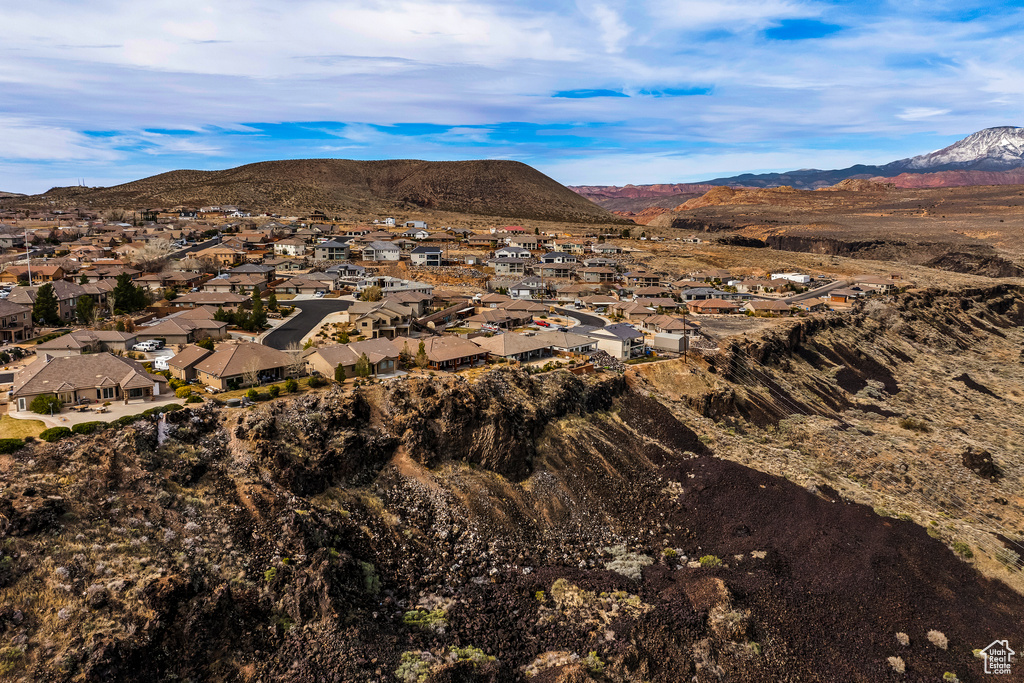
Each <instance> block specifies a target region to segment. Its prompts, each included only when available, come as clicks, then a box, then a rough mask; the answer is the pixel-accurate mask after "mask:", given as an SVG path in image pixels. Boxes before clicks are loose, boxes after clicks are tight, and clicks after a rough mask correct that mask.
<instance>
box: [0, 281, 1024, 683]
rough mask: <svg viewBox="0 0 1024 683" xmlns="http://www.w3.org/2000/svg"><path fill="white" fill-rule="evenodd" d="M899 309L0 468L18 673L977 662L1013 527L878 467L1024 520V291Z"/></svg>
mask: <svg viewBox="0 0 1024 683" xmlns="http://www.w3.org/2000/svg"><path fill="white" fill-rule="evenodd" d="M961 302H962V303H961ZM882 306H883V307H882V308H881V309H879V310H874V309H871V310H861V311H858V312H857V313H856V314H854V315H851V316H846V317H843V316H834V317H831V318H827V319H825V320H822V321H810V320H809V321H795V322H793V323H792V324H791V325H790V326H789V327H787V328H786V330H788V331H779V332H777V333H775V334H773V335H770V336H768V337H766V338H763V339H759V340H749V344H748V345H746V346H744V345H742V344H739V345H736V346H729V347H727V348H725V349H724V350H723V352H722V353H721V354H719V355H715V356H712V357H709V358H707V359H705V360H701V361H699V362H698V361H695V362H691V363H689V364H683V363H682V362H681V361H673V362H668V363H655V364H649V365H646V366H638V368H637V369H635V370H630V371H629V372H628V373H627V374H626V375H625V376H623V375H618V374H614V373H604V374H598V375H596V376H593V377H586V378H581V377H577V376H573V375H570V374H568V373H565V372H555V373H551V374H548V375H541V376H529V375H527V374H525V373H522V372H520V371H516V370H510V369H505V370H496V371H493V372H491V373H489V374H486V375H484V376H483V377H482V379H480V380H479V381H477V382H473V383H469V382H466V381H465V380H463V379H460V378H457V377H444V378H441V377H435V378H430V377H420V378H405V379H399V380H394V381H389V382H386V383H379V384H369V385H366V386H363V387H360V388H357V389H355V390H345V391H343V390H340V389H338V388H335V389H331V390H329V391H322V392H311V393H308V394H304V395H301V396H299V397H294V398H288V399H284V400H279V401H275V402H272V403H267V404H261V405H259V406H257V407H255V408H252V409H248V410H242V409H218V408H215V407H213V406H210V405H203V406H201V407H200V408H199V409H196V410H183V411H179V412H176V413H171V414H170V415H169V416H168V422H169V426H168V428H167V429H166V430H165V431H166V440H165V441H163V443H159V441H160V439H159V438H158V429H157V425H156V424H154V423H153V422H150V421H145V420H144V421H141V422H137V423H135V424H133V425H132V426H130V427H127V428H125V429H121V430H117V431H108V432H103V433H100V434H98V435H95V436H76V437H72V438H70V439H67V440H65V441H62V442H58V443H56V444H31V445H29V446H27V447H25V448H23V449H22V450H20V451H17V452H15V453H13V454H11V455H8V456H0V514H2V515H3V517H2V518H0V522H2V523H3V535H4V540H3V544H2V546H0V548H2V552H3V557H2V558H0V569H2V575H0V579H2V586H0V605H2V606H3V607H2V608H0V639H2V641H3V642H2V648H0V671H2V675H3V676H5V677H6V678H8V679H10V680H47V681H72V680H76V681H77V680H85V681H93V680H95V681H100V680H108V681H154V680H189V679H191V680H207V681H300V682H306V681H310V682H312V681H335V680H345V681H393V680H399V681H511V680H521V679H523V678H526V677H528V676H532V677H533V678H534V679H535V680H538V681H563V682H569V681H587V680H597V681H679V680H691V679H695V680H697V681H700V682H702V683H703V682H705V681H722V680H731V681H772V682H776V681H783V680H786V681H819V680H820V681H824V680H864V681H885V680H921V681H924V680H937V679H939V678H941V677H942V675H943V673H944V672H947V671H949V672H956V673H957V674H958V675H959V676H960V677H961V680H972V677H976V676H977V671H979V670H980V664H979V663H978V660H976V659H975V658H974V657H973V655H972V650H973V649H975V648H980V647H984V646H985V645H987V644H988V643H989V642H990V641H992V640H994V639H995V638H996V637H999V638H1009V639H1010V640H1011V642H1022V639H1024V628H1022V626H1021V623H1020V620H1019V615H1020V614H1021V613H1022V611H1024V597H1022V596H1021V594H1019V593H1017V592H1015V591H1014V590H1012V589H1011V588H1009V587H1008V586H1007V585H1006V583H1004V581H1010V582H1011V583H1012V581H1013V578H1014V576H1015V574H1011V573H1009V572H1008V571H1007V570H1006V569H1005V568H1003V567H1001V566H998V565H996V564H995V563H994V562H993V561H992V560H991V558H989V556H988V554H987V552H988V551H987V548H989V547H991V544H990V543H989V544H986V543H982V542H981V540H979V539H981V538H983V537H984V538H990V537H991V532H990V530H989V529H986V528H985V522H984V520H981V521H978V520H967V519H960V518H956V517H953V516H950V517H948V518H947V517H941V516H939V515H938V514H937V513H936V512H935V507H934V505H935V503H934V501H932V502H931V503H930V502H929V499H927V498H923V499H922V500H920V501H918V499H917V498H914V497H912V496H911V495H909V494H907V495H902V496H899V495H896V494H895V493H894V491H893V490H892V489H885V488H884V487H883V486H881V485H878V486H877V487H876V486H875V485H873V484H872V479H871V476H870V475H871V473H873V472H875V470H883V469H884V470H886V471H891V472H892V473H893V476H895V477H897V478H903V479H904V480H905V481H907V482H909V485H910V486H914V487H923V486H925V485H933V484H939V483H942V485H943V486H944V487H947V488H948V490H950V491H955V492H956V493H957V495H960V496H964V497H966V498H967V499H968V500H970V502H972V503H973V504H974V505H975V506H976V507H977V509H978V510H979V511H981V512H983V513H984V514H989V513H990V512H991V514H993V515H998V520H999V523H1000V524H1001V525H1002V527H1004V528H1005V530H1007V533H1017V532H1018V531H1021V530H1024V526H1022V524H1021V509H1022V507H1024V501H1022V500H1021V499H1020V497H1019V491H1020V484H1021V464H1020V463H1019V461H1016V460H1014V459H1013V458H1014V457H1015V456H1012V455H1011V454H1013V453H1017V452H1019V448H1018V447H1019V445H1020V444H1019V443H1018V440H1019V438H1020V434H1021V433H1024V429H1022V428H1021V427H1022V426H1021V425H1018V424H1017V422H1018V421H1019V420H1020V419H1021V418H1020V415H1022V414H1024V411H1020V410H1017V409H1016V406H1017V405H1018V403H1019V402H1020V401H1021V400H1022V397H1024V393H1022V392H1021V388H1022V387H1024V384H1021V381H1022V374H1024V373H1022V369H1021V365H1020V359H1019V357H1018V355H1017V354H1019V348H1020V343H1021V341H1022V339H1021V330H1020V325H1021V324H1022V323H1024V303H1022V301H1021V293H1020V292H1019V291H1017V290H1011V289H1006V288H1003V289H993V290H977V291H975V292H973V293H970V292H969V293H964V294H962V295H957V296H947V295H942V294H927V295H918V296H917V297H901V298H899V299H897V300H894V301H893V302H891V303H890V304H884V305H882ZM1011 352H1012V353H1013V354H1014V355H1013V357H1012V358H1010V357H1005V354H1007V353H1011ZM954 357H955V358H956V359H957V364H956V370H955V371H956V372H957V373H964V374H965V375H966V376H965V377H963V378H961V380H960V381H958V383H957V384H955V385H952V387H950V388H946V387H945V386H944V385H943V384H942V383H940V382H939V381H938V380H939V379H943V380H944V378H945V371H944V369H943V368H944V366H943V365H942V364H941V362H940V361H942V360H943V359H947V358H954ZM997 358H1003V359H1004V360H1003V362H1004V363H1007V364H1016V365H1013V366H1012V369H1008V370H1007V371H1006V373H1005V375H1004V374H1000V376H999V377H1000V381H996V380H995V379H994V378H993V377H991V376H989V375H988V374H985V373H983V372H982V371H981V370H980V368H983V367H994V366H992V364H993V363H994V362H995V361H996V359H997ZM747 359H751V360H747ZM754 361H756V362H757V363H764V364H766V369H765V370H764V371H765V372H767V373H769V376H770V377H772V378H773V379H772V381H771V382H768V383H766V382H764V381H763V380H762V381H753V380H752V379H751V378H752V377H753V376H752V375H749V374H744V373H745V372H749V371H747V370H745V365H751V366H752V365H753V363H754ZM758 367H760V366H758ZM993 372H995V371H994V370H993ZM915 378H917V379H915ZM960 387H962V388H960ZM979 387H980V388H984V389H987V390H988V391H989V392H990V393H991V394H995V395H996V397H995V398H993V396H992V395H990V394H986V393H984V392H982V391H981V390H980V389H979ZM780 391H786V392H788V393H790V394H791V395H792V397H793V401H794V404H787V403H785V402H782V401H780V400H779V392H780ZM949 391H956V392H957V394H956V398H955V399H954V400H951V396H950V394H949V393H948V392H949ZM773 392H775V393H773ZM993 401H998V402H999V403H998V405H999V406H1000V408H1001V410H1000V411H999V412H998V414H991V413H992V412H993V411H992V410H991V406H992V405H993ZM793 405H799V406H802V409H800V410H795V409H794V408H793V407H792V406H793ZM985 406H988V407H989V413H985V412H984V411H983V408H984V407H985ZM805 412H806V413H807V414H804V413H805ZM794 413H795V415H794ZM972 414H973V415H974V417H972ZM908 417H909V418H913V419H915V420H921V421H923V422H925V423H927V426H928V427H929V429H930V430H931V431H930V432H924V431H913V430H908V429H905V428H903V427H900V426H898V425H897V424H895V423H896V421H897V420H900V419H904V418H908ZM1006 420H1011V422H1005V421H1006ZM908 424H916V423H908ZM999 425H1003V426H999ZM968 445H970V446H972V447H973V448H974V449H975V450H973V451H972V452H971V453H972V454H971V455H970V456H969V457H967V456H965V460H964V462H968V463H970V464H971V466H973V467H975V469H977V470H978V473H976V472H975V470H973V469H966V466H965V465H961V464H959V462H958V460H957V459H958V458H959V457H960V456H961V454H962V451H963V448H964V447H965V446H968ZM1014 449H1016V450H1014ZM982 450H984V451H986V452H987V453H988V457H987V458H986V456H985V455H983V454H981V453H980V451H982ZM901 464H902V465H905V469H900V465H901ZM992 468H995V470H993V469H992ZM993 472H995V473H996V474H997V475H998V476H996V477H993V476H992V475H993ZM986 473H987V474H986ZM783 475H784V476H783ZM982 475H984V476H982ZM858 482H863V483H858ZM922 490H923V489H922ZM1014 492H1015V493H1014ZM881 500H884V501H885V505H884V506H883V505H882V504H880V503H879V502H878V501H881ZM1004 500H1005V502H1003V501H1004ZM883 507H885V508H887V509H886V510H884V511H883V510H882V508H883ZM873 508H875V509H873ZM899 513H903V514H904V516H905V519H901V518H900V517H899ZM994 519H995V517H992V518H988V520H989V522H990V523H991V522H992V521H993V520H994ZM932 520H941V521H940V523H939V524H937V525H936V526H937V528H933V527H932V526H931V525H930V524H929V522H930V521H932ZM915 521H917V522H920V523H921V524H918V523H915ZM990 526H991V524H990ZM925 527H928V528H929V529H931V530H932V531H931V533H926V529H925ZM947 527H949V528H947ZM1011 530H1012V531H1011ZM957 539H962V540H965V541H967V542H968V543H969V544H970V547H973V548H974V559H973V560H971V562H966V561H965V560H964V559H962V558H960V557H958V556H957V555H955V554H954V552H953V550H951V549H950V547H951V544H952V543H953V541H954V540H957ZM979 569H981V570H983V571H984V572H985V574H982V573H979V571H978V570H979ZM930 631H937V632H941V634H942V637H941V638H940V637H939V636H937V635H934V634H933V635H931V637H929V632H930ZM898 633H902V634H906V636H907V641H906V642H907V643H908V644H906V645H904V644H901V641H900V640H899V639H898V638H897V634H898ZM890 657H899V658H901V659H902V661H903V663H904V666H905V668H906V673H905V674H902V675H897V674H896V673H895V671H894V669H893V665H892V664H890V662H889V661H888V659H889V658H890Z"/></svg>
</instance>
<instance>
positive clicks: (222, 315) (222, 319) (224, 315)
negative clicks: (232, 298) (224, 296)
mask: <svg viewBox="0 0 1024 683" xmlns="http://www.w3.org/2000/svg"><path fill="white" fill-rule="evenodd" d="M213 319H214V320H216V321H217V322H219V323H227V324H229V325H231V324H233V323H234V322H235V320H234V318H233V317H232V315H231V314H230V313H228V312H227V311H225V310H224V307H223V306H218V307H217V310H216V311H214V312H213Z"/></svg>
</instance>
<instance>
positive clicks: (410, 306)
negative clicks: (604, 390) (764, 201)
mask: <svg viewBox="0 0 1024 683" xmlns="http://www.w3.org/2000/svg"><path fill="white" fill-rule="evenodd" d="M140 216H141V218H142V219H141V220H140ZM8 219H9V220H13V221H15V222H19V223H20V222H22V221H21V220H20V219H19V218H17V217H9V218H8ZM5 220H7V219H5ZM625 232H629V231H625ZM0 235H4V236H6V237H7V238H8V239H7V240H6V241H4V242H0V247H3V249H4V253H3V255H2V257H0V258H2V259H3V263H2V267H0V344H3V345H6V346H7V347H9V348H10V352H3V355H2V356H0V360H3V359H4V358H7V359H8V360H7V361H5V362H7V363H14V365H13V366H11V365H8V367H11V369H13V370H14V373H13V380H12V382H11V383H10V385H9V386H8V387H7V392H6V399H7V404H8V410H9V411H10V412H11V413H12V414H16V413H17V414H20V413H22V412H23V411H28V410H29V407H28V406H29V404H31V403H32V399H33V397H34V396H37V395H40V394H43V393H46V392H49V393H52V394H53V395H54V396H55V397H56V398H57V400H58V402H57V403H55V404H54V403H52V402H51V403H50V404H48V405H49V407H48V410H49V411H51V412H52V410H53V406H54V405H58V406H63V409H67V410H71V409H73V408H74V409H80V408H81V407H82V405H86V406H87V405H89V403H90V402H91V401H96V402H99V404H100V405H101V406H103V405H104V404H109V403H111V402H115V401H122V402H126V403H127V402H131V401H142V402H159V401H162V400H168V401H169V400H172V399H173V398H174V397H173V393H174V392H173V391H169V390H168V388H167V384H166V383H167V382H171V383H173V384H175V385H176V386H177V385H180V384H181V383H185V384H186V385H187V386H189V387H192V389H190V390H189V391H186V392H184V394H185V395H186V396H190V397H191V398H190V399H189V400H193V401H200V400H212V398H213V397H214V396H216V395H217V394H219V393H222V392H228V395H230V392H233V391H243V390H246V391H247V390H248V389H250V388H253V387H255V388H257V389H258V388H259V387H262V386H268V385H270V384H274V383H279V382H283V381H285V380H287V379H300V378H308V377H322V378H325V379H327V380H337V381H346V380H354V379H359V378H388V377H400V376H402V375H405V374H408V373H410V372H462V371H464V370H467V369H472V368H477V367H483V366H486V365H490V364H494V363H515V364H518V365H521V366H524V367H527V368H531V369H534V370H538V371H545V370H546V369H550V368H553V367H567V368H570V369H574V368H575V369H577V370H574V371H595V369H600V368H601V367H607V366H608V364H609V363H613V362H614V363H634V362H650V361H652V360H658V359H664V358H673V357H679V356H682V355H685V354H687V353H693V352H697V351H699V350H702V349H703V350H706V349H714V348H715V347H716V344H717V338H718V336H720V335H721V334H729V329H731V328H723V327H722V325H724V324H725V323H724V321H726V320H736V319H740V318H742V317H744V316H746V317H753V318H757V319H766V318H768V319H778V320H783V319H787V318H792V317H801V316H807V315H816V314H823V313H827V312H828V311H829V310H831V309H833V308H835V307H838V308H840V309H842V308H845V307H849V306H851V305H853V304H854V303H855V302H856V301H857V300H859V299H862V298H865V297H870V296H880V295H881V296H885V295H890V294H892V293H893V292H895V291H899V290H902V289H906V288H907V287H909V286H911V283H909V282H906V281H904V280H903V279H902V277H901V276H900V275H895V274H894V275H890V276H889V277H882V276H878V275H864V276H857V277H850V278H848V279H844V280H834V279H832V278H828V277H826V276H825V275H823V274H820V273H805V272H798V271H795V270H790V271H779V272H768V271H767V270H765V271H761V272H760V273H757V272H754V273H751V272H750V271H749V270H746V271H744V272H742V273H737V274H734V273H731V272H729V271H728V270H727V269H721V268H716V269H704V270H694V271H691V272H672V271H670V270H664V269H660V270H659V269H658V268H656V267H652V266H651V265H650V263H649V260H648V259H647V258H645V257H644V256H643V255H644V254H645V252H644V251H643V249H641V248H638V247H637V246H634V245H636V244H637V242H636V241H635V238H630V237H623V236H622V235H611V236H608V235H591V236H589V237H587V236H582V237H581V236H580V235H579V234H578V233H573V234H570V233H568V232H567V233H564V234H561V233H541V232H540V231H539V230H532V231H531V230H528V229H526V228H524V227H523V226H495V227H492V228H489V229H486V230H477V231H473V230H467V229H463V228H458V229H453V228H435V227H433V226H431V225H429V224H428V223H427V222H425V221H421V220H408V221H399V220H395V219H392V218H385V219H380V220H377V221H373V222H372V223H365V224H346V223H344V222H337V221H333V220H332V219H331V217H330V216H328V215H327V214H325V213H323V212H314V213H313V214H310V215H306V216H300V217H282V216H254V214H253V212H251V211H248V210H246V209H245V208H244V207H236V206H230V207H222V206H221V207H219V206H207V207H173V208H168V209H166V210H152V209H147V210H146V211H140V212H137V213H136V214H134V218H133V219H132V221H131V222H124V221H123V220H122V221H119V222H110V221H107V220H104V219H103V218H101V217H100V216H99V215H97V214H96V213H94V212H90V211H88V210H86V209H79V210H77V211H75V212H68V213H64V214H61V219H60V221H57V224H56V225H53V224H50V223H49V222H47V221H43V220H42V219H40V218H39V217H38V216H36V220H34V221H33V222H32V223H31V225H28V226H25V227H24V228H16V227H14V226H13V225H0ZM686 243H688V244H691V243H699V240H698V241H697V242H694V241H693V240H687V241H686ZM310 302H318V303H316V304H315V305H314V304H313V303H310ZM311 306H312V308H311ZM313 310H316V311H319V313H318V314H316V315H312V311H313ZM719 321H722V322H719ZM733 327H734V325H733ZM0 348H3V347H0ZM71 367H74V368H75V370H74V371H69V372H68V373H67V376H66V377H62V378H61V381H60V382H58V381H57V380H56V377H57V375H55V374H54V373H55V370H54V368H57V369H60V368H71ZM616 367H618V366H616ZM87 373H92V374H87ZM93 380H96V382H97V383H96V384H95V386H92V385H91V383H92V382H93ZM0 389H2V387H0ZM179 390H180V386H178V388H177V389H175V390H174V391H179ZM257 393H258V392H257Z"/></svg>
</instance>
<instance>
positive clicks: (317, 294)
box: [313, 289, 324, 299]
mask: <svg viewBox="0 0 1024 683" xmlns="http://www.w3.org/2000/svg"><path fill="white" fill-rule="evenodd" d="M313 296H314V297H316V298H317V299H323V298H324V291H323V290H322V289H318V290H317V292H316V294H314V295H313Z"/></svg>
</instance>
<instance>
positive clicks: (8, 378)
mask: <svg viewBox="0 0 1024 683" xmlns="http://www.w3.org/2000/svg"><path fill="white" fill-rule="evenodd" d="M12 382H14V373H13V372H0V384H11V383H12Z"/></svg>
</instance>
